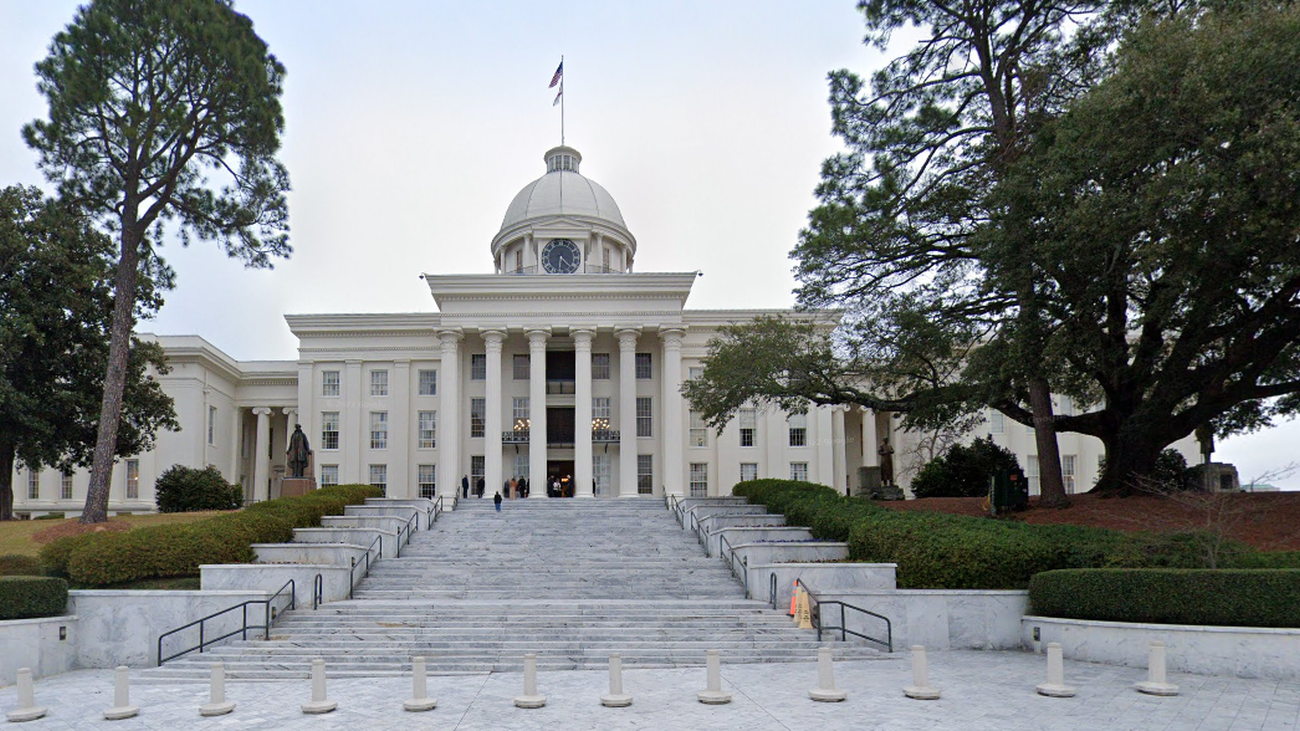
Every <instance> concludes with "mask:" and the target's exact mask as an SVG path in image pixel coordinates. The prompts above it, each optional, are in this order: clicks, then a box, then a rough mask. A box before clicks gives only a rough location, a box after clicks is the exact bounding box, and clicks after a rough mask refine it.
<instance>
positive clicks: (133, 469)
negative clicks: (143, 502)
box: [126, 459, 140, 500]
mask: <svg viewBox="0 0 1300 731" xmlns="http://www.w3.org/2000/svg"><path fill="white" fill-rule="evenodd" d="M139 498H140V460H138V459H128V460H127V461H126V499H127V500H138V499H139Z"/></svg>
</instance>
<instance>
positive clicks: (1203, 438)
mask: <svg viewBox="0 0 1300 731" xmlns="http://www.w3.org/2000/svg"><path fill="white" fill-rule="evenodd" d="M1196 441H1198V442H1200V443H1201V464H1209V463H1210V455H1212V454H1214V427H1212V426H1210V424H1208V423H1205V424H1201V425H1200V426H1198V427H1196Z"/></svg>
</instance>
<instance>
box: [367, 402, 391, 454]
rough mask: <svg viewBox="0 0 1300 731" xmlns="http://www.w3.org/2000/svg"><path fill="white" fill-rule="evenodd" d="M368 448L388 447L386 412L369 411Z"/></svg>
mask: <svg viewBox="0 0 1300 731" xmlns="http://www.w3.org/2000/svg"><path fill="white" fill-rule="evenodd" d="M370 448H371V449H388V412H387V411H372V412H370Z"/></svg>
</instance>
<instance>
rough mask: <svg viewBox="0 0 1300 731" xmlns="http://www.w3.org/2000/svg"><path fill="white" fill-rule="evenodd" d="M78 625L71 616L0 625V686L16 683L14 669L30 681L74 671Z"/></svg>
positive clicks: (9, 621)
mask: <svg viewBox="0 0 1300 731" xmlns="http://www.w3.org/2000/svg"><path fill="white" fill-rule="evenodd" d="M78 624H79V622H78V619H77V616H76V615H75V614H73V615H68V614H65V615H63V616H59V617H42V618H40V619H9V620H5V621H3V622H0V687H3V686H6V685H13V684H14V683H16V682H17V678H18V668H31V669H32V677H34V678H42V677H45V676H47V675H58V674H59V673H66V672H68V671H69V670H73V669H75V668H76V667H77V639H78V634H79V633H78V631H77V628H78Z"/></svg>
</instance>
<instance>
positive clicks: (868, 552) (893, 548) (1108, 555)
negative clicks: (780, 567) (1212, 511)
mask: <svg viewBox="0 0 1300 731" xmlns="http://www.w3.org/2000/svg"><path fill="white" fill-rule="evenodd" d="M732 492H733V494H736V495H742V496H745V497H748V498H749V499H750V501H751V502H754V503H761V504H763V505H766V506H767V508H768V509H769V510H771V511H772V512H775V513H784V514H785V516H786V519H787V523H788V524H789V525H806V526H808V527H809V528H810V529H811V531H812V534H813V536H814V537H816V538H821V539H826V540H836V541H846V542H847V543H848V544H849V558H850V559H851V560H854V561H865V562H872V563H896V564H898V585H899V587H900V588H908V589H1023V588H1025V587H1026V586H1028V584H1029V577H1031V576H1033V575H1034V574H1036V573H1038V572H1040V571H1050V570H1053V569H1068V568H1091V567H1139V568H1140V567H1172V568H1195V567H1199V566H1200V565H1201V561H1202V560H1203V551H1202V548H1201V546H1200V544H1199V543H1198V542H1197V541H1196V540H1194V539H1193V538H1192V537H1189V536H1185V535H1174V536H1155V535H1148V534H1126V533H1120V532H1118V531H1112V530H1106V529H1101V528H1086V527H1080V526H1065V525H1029V524H1026V523H1023V522H1016V521H1008V520H994V519H991V518H977V517H971V516H963V515H950V514H946V513H937V512H916V511H904V510H893V509H889V508H883V507H880V506H879V505H878V504H876V503H873V502H871V501H869V500H864V499H861V498H848V497H844V496H842V495H840V494H839V493H838V492H837V491H835V490H832V489H831V488H829V487H826V486H824V485H815V484H812V483H807V482H794V481H791V480H753V481H749V482H742V483H739V484H737V485H736V486H735V488H733V490H732Z"/></svg>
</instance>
